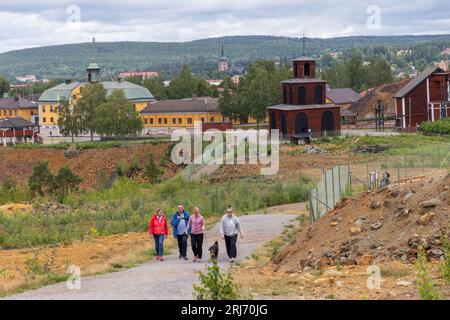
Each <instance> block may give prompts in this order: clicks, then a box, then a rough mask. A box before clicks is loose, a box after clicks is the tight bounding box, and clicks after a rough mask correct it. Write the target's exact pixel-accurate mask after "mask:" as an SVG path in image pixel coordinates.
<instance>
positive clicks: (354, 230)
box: [350, 227, 362, 236]
mask: <svg viewBox="0 0 450 320" xmlns="http://www.w3.org/2000/svg"><path fill="white" fill-rule="evenodd" d="M361 231H362V230H361V228H360V227H351V228H350V234H351V235H352V236H355V235H357V234H359V233H361Z"/></svg>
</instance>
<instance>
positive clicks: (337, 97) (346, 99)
mask: <svg viewBox="0 0 450 320" xmlns="http://www.w3.org/2000/svg"><path fill="white" fill-rule="evenodd" d="M327 98H328V99H330V100H331V101H332V102H333V103H334V104H349V103H354V102H356V101H358V100H359V99H361V96H360V95H359V94H358V93H356V92H355V91H354V90H353V89H352V88H338V89H330V90H327Z"/></svg>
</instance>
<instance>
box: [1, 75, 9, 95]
mask: <svg viewBox="0 0 450 320" xmlns="http://www.w3.org/2000/svg"><path fill="white" fill-rule="evenodd" d="M9 89H10V83H9V81H8V80H7V79H6V78H5V77H2V76H0V98H3V97H4V95H5V93H8V92H9Z"/></svg>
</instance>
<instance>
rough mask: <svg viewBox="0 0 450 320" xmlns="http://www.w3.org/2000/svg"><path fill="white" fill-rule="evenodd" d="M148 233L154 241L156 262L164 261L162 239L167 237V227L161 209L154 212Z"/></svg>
mask: <svg viewBox="0 0 450 320" xmlns="http://www.w3.org/2000/svg"><path fill="white" fill-rule="evenodd" d="M148 231H149V233H150V235H151V236H153V239H154V240H155V251H156V260H158V261H164V238H165V237H167V236H168V235H169V227H168V226H167V220H166V217H164V214H163V211H162V209H157V210H156V211H155V214H154V215H153V217H152V219H151V220H150V227H149V230H148Z"/></svg>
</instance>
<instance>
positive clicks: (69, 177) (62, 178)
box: [55, 166, 82, 197]
mask: <svg viewBox="0 0 450 320" xmlns="http://www.w3.org/2000/svg"><path fill="white" fill-rule="evenodd" d="M81 182H82V180H81V178H80V177H79V176H77V175H76V174H74V173H73V172H72V170H71V169H70V168H69V167H67V166H64V167H62V168H61V169H59V171H58V174H57V175H56V177H55V192H56V193H57V194H58V195H59V196H61V197H65V196H67V195H68V194H69V193H70V192H72V191H74V190H76V189H78V186H79V185H80V183H81Z"/></svg>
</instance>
